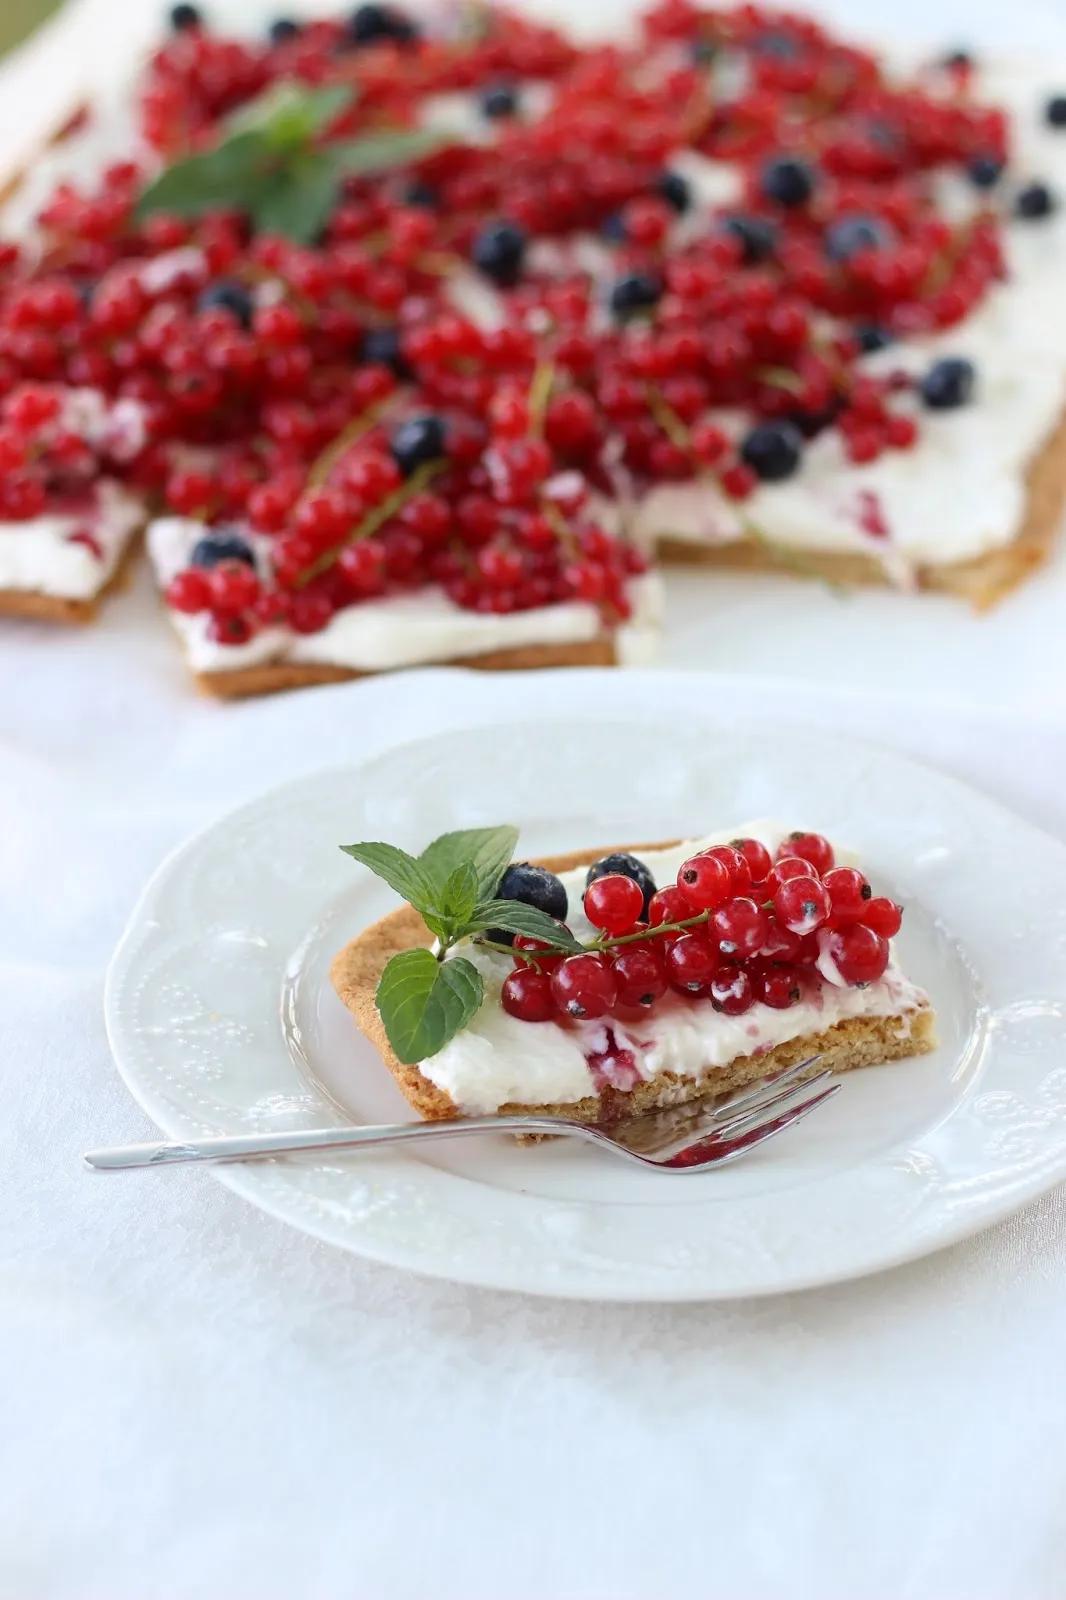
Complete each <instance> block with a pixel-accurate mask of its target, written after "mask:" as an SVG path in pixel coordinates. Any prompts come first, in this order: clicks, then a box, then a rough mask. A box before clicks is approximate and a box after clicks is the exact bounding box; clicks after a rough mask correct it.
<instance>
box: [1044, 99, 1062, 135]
mask: <svg viewBox="0 0 1066 1600" xmlns="http://www.w3.org/2000/svg"><path fill="white" fill-rule="evenodd" d="M1044 121H1045V122H1046V123H1047V125H1048V127H1049V128H1066V94H1053V95H1052V96H1051V98H1050V100H1049V101H1048V103H1047V105H1046V106H1045V107H1044Z"/></svg>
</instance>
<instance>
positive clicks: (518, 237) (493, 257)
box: [473, 222, 526, 289]
mask: <svg viewBox="0 0 1066 1600" xmlns="http://www.w3.org/2000/svg"><path fill="white" fill-rule="evenodd" d="M525 255H526V235H525V232H524V230H523V229H522V228H520V227H519V226H518V224H517V223H516V222H493V223H490V224H489V226H488V227H487V228H483V229H482V231H481V232H480V233H479V234H478V236H477V238H476V239H475V240H474V248H473V261H474V265H475V267H478V268H479V269H480V270H481V271H482V272H483V273H484V274H485V276H486V278H491V279H492V281H493V283H496V284H499V286H500V288H501V289H507V288H511V287H512V286H513V285H514V284H516V283H517V282H518V280H519V278H520V277H521V276H522V264H523V262H524V261H525Z"/></svg>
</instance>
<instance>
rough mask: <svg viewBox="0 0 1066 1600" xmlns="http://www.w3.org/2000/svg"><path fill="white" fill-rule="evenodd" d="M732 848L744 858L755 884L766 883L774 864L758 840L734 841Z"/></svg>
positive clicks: (767, 851) (731, 844)
mask: <svg viewBox="0 0 1066 1600" xmlns="http://www.w3.org/2000/svg"><path fill="white" fill-rule="evenodd" d="M730 848H731V849H733V850H735V851H736V852H737V855H739V856H742V857H743V859H744V861H745V863H746V864H747V868H748V872H749V874H750V876H751V882H752V883H753V884H760V883H765V881H766V879H767V877H768V876H769V873H770V868H771V867H772V866H773V862H772V861H771V859H770V852H769V850H767V848H766V846H765V845H764V844H762V843H761V842H760V841H759V840H758V839H733V840H732V841H731V843H730Z"/></svg>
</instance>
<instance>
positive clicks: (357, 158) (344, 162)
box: [327, 128, 455, 177]
mask: <svg viewBox="0 0 1066 1600" xmlns="http://www.w3.org/2000/svg"><path fill="white" fill-rule="evenodd" d="M454 142H455V141H454V140H449V139H448V138H447V137H446V136H445V135H443V134H441V133H438V132H436V131H434V129H432V128H396V129H392V128H386V129H383V130H381V131H380V132H378V133H364V134H362V135H361V136H360V137H359V138H358V139H341V140H338V141H337V142H336V143H335V144H330V145H329V146H327V148H328V150H329V154H330V156H331V157H332V159H333V161H334V163H335V166H336V169H337V173H338V176H341V177H354V176H357V175H359V174H362V173H365V172H385V171H387V170H388V168H389V167H399V166H402V165H403V163H404V162H405V161H418V160H419V159H420V158H421V157H422V156H428V155H430V154H431V153H432V152H433V151H434V150H439V149H440V148H441V146H442V145H444V144H448V143H454Z"/></svg>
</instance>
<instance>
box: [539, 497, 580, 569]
mask: <svg viewBox="0 0 1066 1600" xmlns="http://www.w3.org/2000/svg"><path fill="white" fill-rule="evenodd" d="M540 509H541V511H542V512H543V513H544V515H545V517H546V518H547V519H548V521H549V522H550V523H551V525H552V527H553V528H554V530H555V535H556V538H557V539H558V540H559V543H560V544H561V545H562V547H563V549H564V550H565V551H566V553H567V555H568V556H576V555H577V541H576V540H575V538H574V535H573V532H572V531H571V528H570V524H569V523H568V522H567V520H566V518H565V517H564V516H563V514H562V512H561V511H560V510H559V507H558V506H556V505H553V504H552V502H551V501H550V500H542V501H541V503H540Z"/></svg>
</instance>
